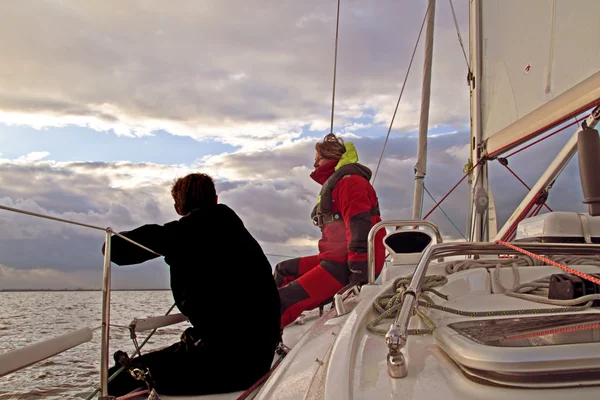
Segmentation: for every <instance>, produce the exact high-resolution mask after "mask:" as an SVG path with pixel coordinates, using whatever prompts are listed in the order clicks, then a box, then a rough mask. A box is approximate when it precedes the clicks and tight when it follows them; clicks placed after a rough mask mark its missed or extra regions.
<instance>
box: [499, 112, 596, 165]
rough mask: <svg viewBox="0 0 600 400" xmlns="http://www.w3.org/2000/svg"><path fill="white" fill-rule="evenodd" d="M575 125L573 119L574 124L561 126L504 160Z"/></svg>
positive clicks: (575, 122) (576, 121)
mask: <svg viewBox="0 0 600 400" xmlns="http://www.w3.org/2000/svg"><path fill="white" fill-rule="evenodd" d="M587 117H589V114H588V115H586V116H585V118H584V119H586V118H587ZM577 123H578V120H577V119H575V121H574V122H571V123H570V124H568V125H565V126H563V127H562V128H560V129H557V130H555V131H554V132H552V133H549V134H548V135H546V136H544V137H543V138H541V139H538V140H536V141H534V142H531V143H529V144H528V145H527V146H524V147H521V148H520V149H518V150H515V151H513V152H512V153H510V154H509V155H507V156H506V157H505V158H508V157H510V156H514V155H515V154H518V153H520V152H522V151H523V150H525V149H528V148H530V147H531V146H533V145H535V144H538V143H539V142H541V141H544V140H546V139H548V138H549V137H552V136H554V135H556V134H557V133H559V132H562V131H564V130H565V129H567V128H569V127H571V126H573V125H575V124H577Z"/></svg>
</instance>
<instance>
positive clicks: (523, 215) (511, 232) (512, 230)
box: [502, 192, 544, 241]
mask: <svg viewBox="0 0 600 400" xmlns="http://www.w3.org/2000/svg"><path fill="white" fill-rule="evenodd" d="M543 195H544V192H540V193H538V194H537V195H536V196H535V197H534V198H533V199H531V201H530V202H529V204H527V206H526V207H525V208H524V209H523V211H522V212H521V214H520V215H519V217H518V218H517V219H516V220H515V222H513V224H512V226H511V227H510V229H509V230H508V231H506V233H505V234H504V236H503V237H502V240H503V241H511V240H513V239H514V237H515V236H516V231H517V226H518V224H519V222H521V221H522V220H523V219H525V218H526V217H527V216H528V215H529V216H531V215H533V214H534V213H535V211H536V210H534V211H533V212H531V211H532V209H533V207H534V206H535V205H536V203H537V202H538V200H539V199H540V198H541V197H542V196H543ZM540 209H541V207H538V208H537V211H538V212H539V210H540Z"/></svg>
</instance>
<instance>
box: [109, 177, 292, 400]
mask: <svg viewBox="0 0 600 400" xmlns="http://www.w3.org/2000/svg"><path fill="white" fill-rule="evenodd" d="M171 194H172V195H173V199H174V200H175V210H176V211H177V213H178V214H179V215H181V216H182V218H180V219H179V220H177V221H173V222H169V223H167V224H165V225H162V226H161V225H144V226H142V227H140V228H137V229H134V230H132V231H129V232H122V233H121V234H122V235H124V236H126V237H128V238H130V239H132V240H134V241H136V242H138V243H140V244H142V245H144V246H146V247H148V248H149V249H151V250H153V251H156V252H157V253H159V254H161V255H163V256H164V257H165V262H166V263H167V264H168V265H169V266H170V275H171V290H172V292H173V297H174V298H175V303H176V304H177V307H178V308H179V310H180V311H181V313H182V314H184V315H185V316H186V317H188V319H189V321H190V323H191V324H192V325H193V328H188V330H186V332H184V334H183V335H182V340H181V342H179V343H175V344H174V345H172V346H170V347H168V348H166V349H163V350H159V351H155V352H152V353H148V354H144V355H142V356H140V357H137V358H133V359H129V358H128V357H127V355H126V354H125V353H123V352H117V353H115V361H116V365H115V367H113V368H111V370H110V374H112V373H113V372H114V371H116V370H117V369H118V368H119V367H120V366H121V365H125V366H126V367H127V368H126V370H125V371H123V372H121V373H120V374H119V375H118V376H117V377H116V378H115V379H114V380H113V381H112V382H111V383H110V384H109V387H108V391H109V393H110V395H112V396H119V395H123V394H126V393H129V392H130V391H132V390H135V389H136V388H138V387H140V386H144V382H140V381H138V380H136V379H134V378H133V374H131V373H129V371H132V370H133V369H135V368H137V369H138V370H140V371H142V372H143V373H146V372H149V375H147V379H146V381H149V382H151V384H152V385H153V386H154V388H155V389H156V391H157V392H158V393H161V394H171V395H193V394H195V395H199V394H211V393H225V392H232V391H237V390H245V389H248V388H249V387H250V386H252V384H254V383H255V382H256V381H257V380H258V379H260V378H261V377H262V376H263V375H264V374H265V373H266V372H267V371H268V370H269V369H270V366H271V362H272V361H273V357H274V352H275V348H276V346H277V343H278V342H279V334H280V330H279V326H280V302H279V294H278V291H277V288H276V286H275V281H274V279H273V276H272V272H271V266H270V264H269V262H268V260H267V258H266V257H265V255H264V253H263V251H262V249H261V248H260V246H259V244H258V242H257V241H256V240H255V239H254V238H253V237H252V235H251V234H250V233H249V232H248V231H247V230H246V228H245V227H244V224H243V222H242V221H241V220H240V218H239V217H238V216H237V215H236V213H235V212H234V211H233V210H232V209H231V208H229V207H227V206H226V205H224V204H217V200H218V197H217V194H216V191H215V186H214V183H213V180H212V178H211V177H210V176H208V175H206V174H190V175H187V176H185V177H183V178H180V179H178V180H176V181H175V183H174V184H173V187H172V189H171ZM111 241H112V243H111V260H112V262H114V263H116V264H118V265H129V264H138V263H141V262H144V261H147V260H150V259H153V258H156V257H158V256H157V255H156V254H153V253H150V252H148V251H146V250H144V249H142V248H140V247H138V246H135V245H133V244H131V243H130V242H128V241H126V240H124V239H122V238H120V237H118V236H113V237H112V239H111ZM102 251H103V252H104V248H103V249H102Z"/></svg>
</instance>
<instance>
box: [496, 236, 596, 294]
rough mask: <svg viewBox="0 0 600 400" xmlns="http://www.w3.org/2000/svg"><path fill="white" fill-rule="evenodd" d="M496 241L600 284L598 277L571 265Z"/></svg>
mask: <svg viewBox="0 0 600 400" xmlns="http://www.w3.org/2000/svg"><path fill="white" fill-rule="evenodd" d="M496 243H498V244H501V245H503V246H506V247H508V248H511V249H513V250H516V251H518V252H519V253H522V254H525V255H527V256H529V257H533V258H535V259H536V260H540V261H543V262H545V263H546V264H550V265H553V266H555V267H557V268H560V269H562V270H563V271H565V272H567V273H569V274H573V275H575V276H578V277H580V278H581V279H585V280H588V281H590V282H594V283H595V284H596V285H600V279H598V278H595V277H593V276H591V275H588V274H586V273H585V272H581V271H577V270H576V269H573V268H571V267H567V266H566V265H564V264H561V263H557V262H556V261H552V260H551V259H549V258H547V257H544V256H540V255H537V254H535V253H532V252H530V251H527V250H525V249H522V248H520V247H517V246H515V245H513V244H510V243H506V242H503V241H502V240H496Z"/></svg>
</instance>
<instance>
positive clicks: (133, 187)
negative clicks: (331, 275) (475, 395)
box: [0, 0, 585, 290]
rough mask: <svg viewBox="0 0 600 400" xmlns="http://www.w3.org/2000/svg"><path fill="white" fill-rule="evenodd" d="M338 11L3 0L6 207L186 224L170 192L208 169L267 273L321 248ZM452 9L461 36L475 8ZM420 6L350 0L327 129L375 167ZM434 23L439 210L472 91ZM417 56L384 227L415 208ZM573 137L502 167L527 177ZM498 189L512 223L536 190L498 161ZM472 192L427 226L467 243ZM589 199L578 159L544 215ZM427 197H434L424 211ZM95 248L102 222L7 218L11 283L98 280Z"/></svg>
mask: <svg viewBox="0 0 600 400" xmlns="http://www.w3.org/2000/svg"><path fill="white" fill-rule="evenodd" d="M336 5H337V2H336V1H327V2H326V1H323V0H303V1H292V0H286V1H267V0H251V1H248V0H243V1H242V0H228V1H219V2H216V1H199V0H195V1H181V2H177V5H176V6H173V5H169V6H167V5H166V3H164V2H142V1H129V2H119V1H86V2H77V1H66V0H44V1H42V0H40V1H35V0H25V1H21V2H19V5H18V6H14V4H11V3H9V2H3V3H0V20H1V23H0V53H1V54H2V63H0V205H4V206H9V207H15V208H19V209H23V210H28V211H33V212H37V213H43V214H47V215H50V216H53V217H58V218H65V219H69V220H74V221H79V222H83V223H86V224H92V225H96V226H100V227H108V226H110V227H112V228H113V229H115V230H118V231H123V230H129V229H132V228H135V227H137V226H140V225H143V224H146V223H159V224H163V223H166V222H168V221H171V220H174V219H177V218H178V216H177V215H176V214H175V211H174V209H173V202H172V199H171V198H170V185H171V184H172V182H173V180H174V179H175V178H177V177H181V176H184V175H186V174H188V173H191V172H204V173H208V174H210V175H211V176H213V177H214V178H215V181H216V186H217V191H218V194H219V201H220V202H222V203H225V204H227V205H229V206H230V207H232V208H233V209H234V210H235V211H236V212H237V213H238V214H239V215H240V217H241V218H242V220H243V221H244V223H245V225H246V227H247V228H248V230H249V231H250V232H251V233H252V234H253V235H254V237H255V238H256V239H257V240H258V241H259V243H260V244H261V246H262V247H263V250H264V251H265V252H266V253H268V254H271V255H270V256H269V260H270V261H271V263H272V265H273V266H275V264H276V263H277V262H279V261H282V260H283V259H284V258H283V257H279V255H284V256H293V257H297V256H303V255H310V254H314V253H315V251H316V243H317V240H318V238H319V236H320V232H319V230H318V229H317V228H315V227H314V226H313V225H312V223H311V221H310V218H309V216H310V211H311V209H312V207H313V206H314V203H315V202H316V197H317V194H318V191H319V186H318V184H317V183H315V182H313V181H312V180H311V179H310V177H309V174H310V172H311V171H312V163H313V160H314V145H315V143H316V142H317V140H319V139H320V138H322V137H323V136H324V135H325V134H327V133H328V132H329V129H330V128H329V124H330V116H331V97H332V77H333V58H334V53H333V49H334V37H335V15H336V8H335V7H336ZM454 8H455V10H456V13H457V21H458V25H459V29H460V31H461V34H462V37H463V41H464V42H465V43H468V21H467V19H468V1H467V0H454ZM425 9H426V1H424V0H421V1H412V0H411V1H409V0H402V1H396V0H385V1H384V0H380V1H377V2H373V1H359V0H344V1H342V8H341V12H340V32H339V49H338V66H337V82H336V102H335V110H334V128H333V130H334V132H335V133H337V134H339V135H341V137H343V138H344V139H345V140H346V141H352V142H354V143H355V145H356V147H357V149H358V153H359V158H360V162H361V163H363V164H365V165H367V166H368V167H369V168H371V169H372V170H373V171H374V170H375V169H376V167H377V164H378V160H379V157H380V154H381V151H382V148H383V144H384V140H385V137H386V134H387V132H388V128H389V126H390V121H391V118H392V114H393V111H394V107H395V105H396V101H397V98H398V94H399V93H400V88H401V85H402V81H403V79H404V76H405V74H406V72H407V67H408V62H409V60H410V56H411V53H412V50H413V47H414V44H415V41H416V38H417V34H418V32H419V28H420V25H421V22H422V19H423V16H424V13H425ZM435 22H436V25H435V42H434V56H433V76H432V88H431V110H430V122H429V144H428V166H427V177H426V179H425V185H426V187H427V189H428V190H429V191H430V192H431V194H432V196H433V197H434V198H436V199H440V198H441V197H442V196H443V195H444V194H445V193H446V192H447V191H448V190H449V189H450V188H451V187H452V186H453V185H454V184H455V183H456V182H458V180H459V179H460V178H461V176H462V168H463V165H464V164H465V163H466V161H467V159H468V143H469V90H468V86H467V84H466V75H467V67H466V65H465V60H464V58H463V54H462V51H461V48H460V45H459V42H458V38H457V33H456V29H455V26H454V20H453V18H452V14H451V11H450V6H449V3H448V2H444V1H440V2H438V6H437V9H436V19H435ZM422 63H423V46H422V42H421V45H420V46H419V49H418V50H417V53H416V57H415V61H414V65H413V69H412V70H411V71H410V75H409V78H408V81H407V86H406V89H405V91H404V95H403V98H402V101H401V102H400V105H399V109H398V113H397V115H396V118H395V122H394V125H393V129H392V131H391V134H390V137H389V142H388V144H387V147H386V150H385V154H384V157H383V160H382V162H381V165H380V170H379V173H378V175H377V179H376V181H375V183H374V187H375V189H376V191H377V193H378V197H379V200H380V205H381V209H382V215H383V218H384V219H410V218H411V216H412V199H413V188H414V178H413V167H414V164H415V162H416V149H417V130H418V123H419V109H420V98H421V96H420V91H421V79H422ZM570 132H571V131H567V132H566V133H564V134H562V135H561V134H559V135H556V136H555V137H553V138H552V139H550V140H548V141H545V142H543V143H542V144H540V145H539V146H538V147H537V149H536V151H535V153H532V150H527V151H524V152H523V153H520V154H518V155H516V156H514V157H513V158H511V160H510V161H511V163H510V167H511V168H512V169H513V170H515V171H516V172H518V173H519V174H520V175H521V177H522V178H523V179H524V180H525V181H526V182H528V183H529V184H530V185H531V184H533V183H534V182H535V180H536V179H537V176H539V174H540V173H541V172H542V171H543V170H544V169H545V168H546V166H547V165H548V164H549V163H550V161H551V160H552V159H553V158H554V156H555V155H556V153H557V152H558V150H559V149H560V147H562V145H563V144H564V143H565V142H566V141H567V139H568V137H569V136H570ZM532 155H533V156H532ZM534 159H535V161H536V162H535V163H533V162H532V160H534ZM490 181H491V183H492V187H493V194H494V197H495V200H496V207H497V212H498V218H499V220H500V223H502V222H503V221H504V220H506V219H507V218H508V216H509V215H510V213H511V211H512V209H513V208H514V207H515V206H516V205H517V204H518V203H519V202H520V200H521V199H522V197H523V196H524V195H525V194H526V193H527V190H526V189H525V188H524V187H522V186H521V184H520V183H519V182H518V181H517V180H516V179H514V178H513V177H512V176H511V175H509V174H508V173H507V171H505V170H504V169H503V168H502V167H501V166H499V165H498V164H497V163H496V164H493V165H491V166H490ZM467 196H468V187H467V186H466V184H462V185H461V186H459V187H458V189H457V190H456V192H455V193H454V194H453V195H452V196H450V197H449V198H448V199H447V200H446V201H445V202H444V203H443V204H442V208H443V209H444V211H445V212H446V213H447V214H448V215H449V216H450V217H451V218H452V220H453V221H454V224H455V225H456V227H454V226H453V225H452V224H451V223H450V222H449V221H448V220H447V219H446V217H445V216H444V214H443V213H441V211H439V210H437V211H435V212H434V213H433V214H432V216H431V218H430V220H431V221H432V222H435V223H437V224H439V226H440V228H441V230H442V233H443V234H444V236H445V237H446V239H448V240H455V239H460V238H461V235H462V234H464V231H465V226H466V222H465V221H466V215H467V209H468V197H467ZM582 199H583V195H582V193H581V188H580V185H579V175H578V171H577V165H576V160H574V161H573V162H572V163H571V164H570V165H569V166H568V168H567V169H566V171H565V172H564V173H563V175H562V176H561V177H560V178H559V180H558V181H557V183H556V185H555V187H554V189H553V191H552V193H551V195H550V199H549V204H550V205H551V206H553V207H554V208H555V209H562V210H573V211H585V208H584V206H583V205H582V204H581V201H582ZM433 204H434V202H433V200H432V199H431V198H429V197H428V196H426V199H425V201H424V204H423V210H424V212H426V211H428V210H429V209H430V208H431V207H432V206H433ZM459 231H461V232H459ZM103 241H104V233H103V232H102V231H94V230H90V229H86V228H81V227H73V226H69V225H64V224H60V223H56V222H51V221H46V220H40V219H37V218H33V217H30V216H24V215H19V214H14V213H9V212H6V211H3V210H0V290H1V289H63V288H64V289H76V288H99V287H100V286H101V276H102V254H101V247H102V244H103ZM224 257H225V255H224ZM226 257H235V258H239V260H240V262H243V254H235V252H232V254H230V255H226ZM211 267H215V268H218V266H211ZM224 272H225V271H224ZM113 287H114V288H116V289H140V288H166V287H168V269H167V267H166V266H165V264H164V262H163V261H162V260H160V259H158V260H153V261H150V262H147V263H145V264H142V265H138V266H128V267H119V266H114V265H113Z"/></svg>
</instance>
